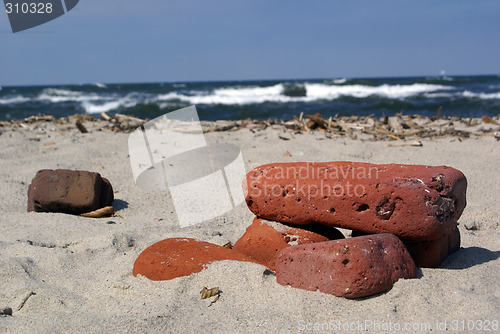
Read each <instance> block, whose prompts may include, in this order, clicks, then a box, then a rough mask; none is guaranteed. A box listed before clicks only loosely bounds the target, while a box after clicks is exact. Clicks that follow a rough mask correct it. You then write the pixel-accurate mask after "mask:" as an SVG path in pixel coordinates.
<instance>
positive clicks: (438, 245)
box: [352, 227, 460, 268]
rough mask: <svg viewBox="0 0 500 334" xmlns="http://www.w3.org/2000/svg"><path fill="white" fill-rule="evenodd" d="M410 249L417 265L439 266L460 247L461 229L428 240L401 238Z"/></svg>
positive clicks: (357, 233) (423, 266)
mask: <svg viewBox="0 0 500 334" xmlns="http://www.w3.org/2000/svg"><path fill="white" fill-rule="evenodd" d="M363 235H367V234H366V233H362V232H358V231H353V232H352V236H353V237H358V236H363ZM401 241H402V242H403V244H404V245H405V246H406V248H407V249H408V252H409V253H410V255H411V257H412V258H413V261H414V262H415V265H416V266H417V267H422V268H437V267H439V265H440V264H441V263H442V262H443V261H444V260H445V259H446V258H447V257H448V255H450V254H452V253H454V252H456V251H457V250H458V249H460V231H459V230H458V227H456V228H455V230H453V232H451V233H450V234H449V235H447V236H445V237H443V238H441V239H437V240H428V241H414V240H405V239H401Z"/></svg>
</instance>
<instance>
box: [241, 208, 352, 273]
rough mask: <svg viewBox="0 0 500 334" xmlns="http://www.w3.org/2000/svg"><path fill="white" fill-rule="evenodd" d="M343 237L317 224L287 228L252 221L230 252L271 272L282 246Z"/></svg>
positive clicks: (264, 221)
mask: <svg viewBox="0 0 500 334" xmlns="http://www.w3.org/2000/svg"><path fill="white" fill-rule="evenodd" d="M343 238H344V235H343V234H342V233H341V232H340V231H339V230H337V229H336V228H334V227H329V226H324V225H319V224H310V225H305V226H297V225H295V226H290V225H286V224H281V223H278V222H273V221H268V220H264V219H259V218H255V219H254V220H253V223H252V225H250V226H249V227H248V228H247V230H246V232H245V234H243V236H242V237H241V238H240V239H239V240H238V241H236V243H235V244H234V247H233V249H234V250H236V251H238V252H240V253H242V254H245V255H247V256H249V257H250V258H252V259H254V260H255V261H256V262H257V263H260V264H262V265H264V266H266V267H268V268H269V269H271V270H273V271H274V270H275V263H276V258H277V257H278V253H279V252H280V251H281V250H282V249H283V248H285V247H288V246H291V245H302V244H309V243H314V242H322V241H328V240H334V239H343Z"/></svg>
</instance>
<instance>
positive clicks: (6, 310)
mask: <svg viewBox="0 0 500 334" xmlns="http://www.w3.org/2000/svg"><path fill="white" fill-rule="evenodd" d="M1 315H10V316H12V308H10V307H0V316H1Z"/></svg>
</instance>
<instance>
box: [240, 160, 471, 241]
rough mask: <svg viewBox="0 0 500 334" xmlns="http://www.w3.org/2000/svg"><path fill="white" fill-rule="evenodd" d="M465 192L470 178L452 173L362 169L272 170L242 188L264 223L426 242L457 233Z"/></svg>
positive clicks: (333, 165)
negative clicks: (313, 226)
mask: <svg viewBox="0 0 500 334" xmlns="http://www.w3.org/2000/svg"><path fill="white" fill-rule="evenodd" d="M466 188H467V180H466V178H465V176H464V175H463V174H462V172H460V171H459V170H456V169H454V168H451V167H445V166H440V167H432V166H418V165H399V164H385V165H375V164H369V163H359V162H325V163H312V162H297V163H275V164H269V165H264V166H260V167H257V168H255V169H253V170H252V171H250V172H249V173H248V174H247V177H246V180H244V182H243V189H244V192H245V199H246V202H247V205H248V207H249V209H250V210H251V211H252V212H253V213H254V214H255V215H256V216H257V217H260V218H265V219H268V220H273V221H279V222H284V223H291V224H298V225H304V224H310V223H321V224H324V225H328V226H335V227H341V228H347V229H352V230H358V231H362V232H365V233H392V234H395V235H397V236H399V237H401V238H404V239H408V240H426V241H428V240H437V239H441V238H443V237H445V236H447V235H449V234H450V233H451V232H452V231H453V230H454V229H455V226H456V221H457V220H458V218H459V217H460V215H461V214H462V211H463V210H464V208H465V205H466V198H465V192H466Z"/></svg>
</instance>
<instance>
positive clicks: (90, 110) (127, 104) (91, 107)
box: [81, 95, 140, 114]
mask: <svg viewBox="0 0 500 334" xmlns="http://www.w3.org/2000/svg"><path fill="white" fill-rule="evenodd" d="M139 102H140V100H138V99H134V98H131V96H130V95H127V96H125V97H123V98H121V99H117V100H112V101H108V102H104V103H94V102H91V101H89V100H85V101H82V103H81V106H82V108H83V109H84V110H85V112H86V113H87V114H100V113H103V112H108V111H112V110H116V109H119V108H132V107H135V106H136V105H137V104H138V103H139Z"/></svg>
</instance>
